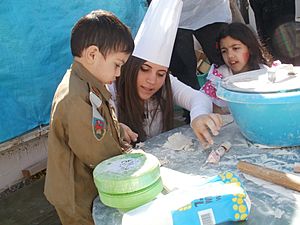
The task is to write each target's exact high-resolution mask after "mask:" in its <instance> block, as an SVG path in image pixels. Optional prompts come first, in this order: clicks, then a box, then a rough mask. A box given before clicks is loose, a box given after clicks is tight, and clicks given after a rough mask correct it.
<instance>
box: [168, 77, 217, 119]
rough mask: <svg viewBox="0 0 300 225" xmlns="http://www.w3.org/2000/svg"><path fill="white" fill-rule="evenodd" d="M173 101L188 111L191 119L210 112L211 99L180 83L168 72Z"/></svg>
mask: <svg viewBox="0 0 300 225" xmlns="http://www.w3.org/2000/svg"><path fill="white" fill-rule="evenodd" d="M170 80H171V87H172V92H173V100H174V103H175V104H176V105H178V106H180V107H182V108H184V109H187V110H189V111H190V116H191V121H193V119H194V118H196V117H197V116H199V115H203V114H208V113H211V112H212V101H211V99H210V97H208V96H207V95H206V94H204V93H202V92H200V91H197V90H195V89H193V88H191V87H190V86H188V85H186V84H184V83H182V82H181V81H179V80H178V79H177V78H176V77H174V76H173V75H171V74H170Z"/></svg>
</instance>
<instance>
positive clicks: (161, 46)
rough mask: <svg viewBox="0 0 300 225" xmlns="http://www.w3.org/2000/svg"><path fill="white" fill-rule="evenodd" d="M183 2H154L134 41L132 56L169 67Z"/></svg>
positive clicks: (155, 0) (169, 0) (178, 0)
mask: <svg viewBox="0 0 300 225" xmlns="http://www.w3.org/2000/svg"><path fill="white" fill-rule="evenodd" d="M182 4H183V3H182V0H152V2H151V4H150V6H149V8H148V10H147V12H146V15H145V17H144V20H143V22H142V24H141V26H140V28H139V30H138V33H137V35H136V37H135V39H134V42H135V48H134V51H133V53H132V55H134V56H136V57H139V58H141V59H144V60H147V61H150V62H152V63H155V64H159V65H162V66H165V67H169V65H170V60H171V55H172V50H173V47H174V42H175V37H176V32H177V28H178V23H179V19H180V14H181V9H182Z"/></svg>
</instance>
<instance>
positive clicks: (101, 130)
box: [90, 92, 106, 140]
mask: <svg viewBox="0 0 300 225" xmlns="http://www.w3.org/2000/svg"><path fill="white" fill-rule="evenodd" d="M90 101H91V103H92V107H93V119H92V127H93V133H94V136H95V137H96V139H97V140H100V139H101V138H102V137H103V136H104V135H105V133H106V122H105V120H104V118H103V117H102V116H101V114H100V113H99V111H98V108H99V107H100V106H101V104H102V100H101V99H100V98H99V97H98V96H97V95H95V94H94V93H93V92H90Z"/></svg>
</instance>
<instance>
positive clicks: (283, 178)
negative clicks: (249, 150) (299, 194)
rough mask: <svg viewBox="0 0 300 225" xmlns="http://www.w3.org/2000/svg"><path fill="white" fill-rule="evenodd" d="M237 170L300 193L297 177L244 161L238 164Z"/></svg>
mask: <svg viewBox="0 0 300 225" xmlns="http://www.w3.org/2000/svg"><path fill="white" fill-rule="evenodd" d="M237 168H238V169H239V170H240V171H242V172H244V173H247V174H249V175H252V176H254V177H258V178H260V179H263V180H266V181H269V182H272V183H275V184H278V185H281V186H283V187H287V188H290V189H292V190H296V191H300V177H299V176H297V175H294V174H291V173H284V172H280V171H278V170H274V169H269V168H266V167H263V166H259V165H255V164H252V163H248V162H244V161H240V162H238V164H237Z"/></svg>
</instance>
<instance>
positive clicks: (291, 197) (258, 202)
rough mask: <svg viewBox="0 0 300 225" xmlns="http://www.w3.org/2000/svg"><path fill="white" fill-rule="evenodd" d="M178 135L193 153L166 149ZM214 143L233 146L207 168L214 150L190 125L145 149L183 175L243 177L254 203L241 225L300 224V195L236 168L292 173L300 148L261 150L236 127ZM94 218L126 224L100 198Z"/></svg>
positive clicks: (225, 129)
mask: <svg viewBox="0 0 300 225" xmlns="http://www.w3.org/2000/svg"><path fill="white" fill-rule="evenodd" d="M176 132H182V134H183V135H184V136H186V137H188V138H191V139H192V142H193V144H192V146H191V148H190V149H188V150H178V151H175V150H172V149H167V148H165V147H163V145H164V143H165V142H166V141H167V138H168V137H169V136H171V135H173V134H174V133H176ZM214 140H215V144H214V146H213V148H216V147H218V146H219V145H220V144H222V143H223V142H225V141H230V142H231V143H232V147H231V149H230V151H229V152H228V153H226V154H225V155H224V156H223V157H222V159H221V161H220V163H219V164H218V165H212V164H207V165H205V166H203V164H204V162H205V160H206V158H207V156H208V154H209V152H210V150H206V151H205V150H203V149H202V147H201V146H200V144H199V142H198V140H197V138H196V137H195V135H194V133H193V131H192V129H191V128H190V127H189V126H187V125H186V126H182V127H179V128H176V129H174V130H171V131H169V132H166V133H163V134H160V135H158V136H156V137H153V138H151V139H149V140H147V141H146V142H145V143H144V145H143V146H142V147H141V148H142V149H143V150H145V151H146V152H149V153H151V154H153V155H155V156H157V157H158V159H159V160H160V161H161V163H162V164H163V166H165V167H168V168H171V169H174V170H177V171H180V172H183V173H188V174H197V175H202V176H214V175H217V174H219V173H221V172H224V171H229V170H230V171H232V172H234V173H235V174H237V175H239V177H240V178H241V180H242V183H243V185H244V187H245V189H246V191H247V193H248V195H249V197H250V199H251V203H252V207H251V212H250V216H249V219H248V221H246V222H241V223H239V224H251V225H271V224H272V225H288V224H292V225H299V224H300V192H297V191H292V190H289V189H286V188H283V187H281V186H278V185H275V184H271V183H268V182H264V181H262V180H260V179H255V178H253V177H250V176H247V175H244V174H243V173H241V172H240V171H239V170H237V168H236V164H237V163H238V161H239V160H243V161H247V162H251V163H255V164H258V165H263V166H266V167H269V168H273V169H277V170H281V171H284V172H292V168H293V165H294V163H295V162H300V147H299V148H295V147H294V148H289V149H262V148H257V147H255V146H254V145H252V144H250V143H249V142H248V141H247V140H246V139H245V138H244V137H243V136H242V134H241V133H240V131H239V129H238V127H237V126H236V124H235V123H232V124H229V125H227V126H225V127H223V128H222V130H221V132H220V134H219V135H218V136H217V137H215V139H214ZM93 218H94V221H95V224H96V225H103V224H105V225H106V224H107V225H121V224H122V214H121V213H120V212H119V211H118V210H116V209H113V208H109V207H106V206H104V205H102V203H101V202H100V201H99V197H97V198H96V199H95V200H94V205H93ZM226 224H237V223H233V222H232V223H226ZM154 225H155V224H154Z"/></svg>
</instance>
